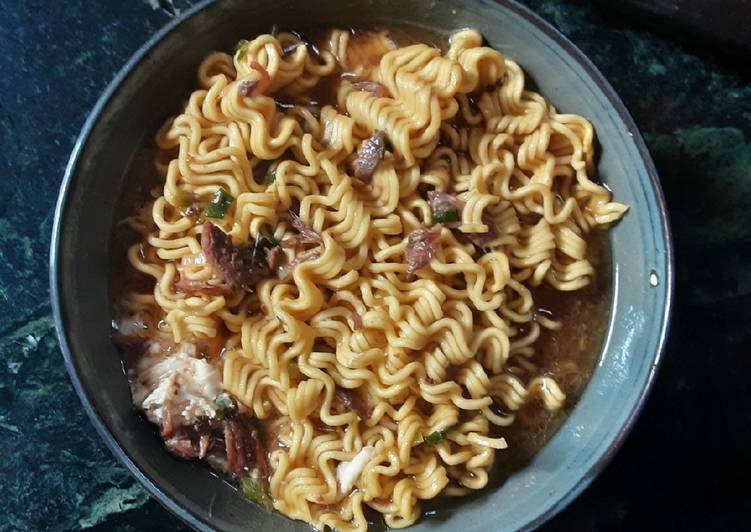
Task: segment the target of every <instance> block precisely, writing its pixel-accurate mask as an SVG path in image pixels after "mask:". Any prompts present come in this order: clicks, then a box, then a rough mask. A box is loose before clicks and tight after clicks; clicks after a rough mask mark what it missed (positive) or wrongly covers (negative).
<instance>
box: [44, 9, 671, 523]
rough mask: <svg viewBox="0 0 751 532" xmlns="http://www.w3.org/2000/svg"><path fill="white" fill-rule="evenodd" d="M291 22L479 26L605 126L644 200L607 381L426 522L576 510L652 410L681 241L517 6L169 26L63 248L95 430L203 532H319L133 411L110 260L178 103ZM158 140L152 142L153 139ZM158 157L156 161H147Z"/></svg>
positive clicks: (561, 46)
mask: <svg viewBox="0 0 751 532" xmlns="http://www.w3.org/2000/svg"><path fill="white" fill-rule="evenodd" d="M274 24H276V25H277V26H280V27H289V28H301V29H304V28H306V27H310V26H313V25H315V26H320V25H328V26H333V25H343V24H352V25H360V26H372V25H380V26H389V25H398V26H402V27H404V26H406V27H408V28H409V27H413V28H418V29H423V30H428V31H433V32H436V31H437V32H440V33H445V34H448V33H451V32H453V31H455V30H457V29H460V28H464V27H474V28H477V29H479V30H480V31H481V32H482V33H483V35H484V36H485V37H486V38H487V40H488V42H489V43H490V45H492V46H493V47H495V48H497V49H499V50H501V51H502V52H504V53H505V54H507V55H508V56H509V57H511V58H513V59H514V60H515V61H517V62H518V63H519V64H521V65H522V67H523V68H524V69H525V71H526V72H527V74H528V76H529V78H530V79H531V80H533V81H534V83H535V84H536V86H537V88H538V89H539V91H540V92H541V93H542V94H544V95H545V96H546V97H547V98H548V99H549V100H550V101H552V102H553V104H554V105H555V106H556V107H557V108H558V109H561V110H563V111H565V112H567V113H577V114H580V115H583V116H585V117H586V118H588V119H589V120H591V122H592V123H593V125H594V127H595V130H596V132H597V138H598V140H599V143H600V146H601V150H600V152H601V156H600V158H599V176H600V177H601V178H602V180H603V181H604V182H605V183H606V184H607V186H608V187H609V188H610V189H611V190H612V191H613V193H614V195H615V198H617V200H618V201H620V202H623V203H626V204H628V205H630V207H631V209H630V211H629V212H628V214H627V216H626V217H625V218H624V219H623V220H622V221H621V222H620V223H619V224H618V225H616V226H615V228H614V229H613V230H612V231H611V232H610V235H609V237H610V241H611V242H610V243H611V248H612V263H613V270H614V271H613V298H612V304H611V307H610V318H609V323H608V327H607V332H606V338H605V342H604V345H603V348H602V353H601V356H600V358H599V362H598V364H597V367H596V369H595V372H594V375H593V377H592V379H591V381H590V383H589V385H588V386H587V388H586V390H585V392H584V394H583V395H582V397H581V399H580V400H579V402H578V403H577V404H576V406H575V407H574V408H573V410H572V412H571V415H570V417H569V418H568V419H567V420H566V422H565V423H564V424H563V425H562V427H561V428H560V430H559V431H558V432H557V433H556V434H555V436H553V438H552V439H551V440H550V441H549V442H548V443H547V445H545V447H544V448H543V449H542V450H541V451H540V452H539V453H538V454H537V455H536V456H535V457H534V458H533V459H532V461H531V462H530V463H529V464H528V465H527V466H526V467H524V468H522V469H521V470H519V471H518V472H516V473H515V474H513V475H512V476H511V477H510V478H509V479H508V480H507V481H506V482H505V483H503V484H502V485H501V486H499V487H495V488H492V489H487V490H485V491H484V492H482V493H481V494H479V495H478V496H476V497H473V498H471V499H468V500H466V501H464V503H463V504H460V505H458V506H457V507H456V509H455V510H452V511H450V512H444V513H442V514H441V515H440V518H432V519H431V518H425V519H423V520H421V521H420V522H419V523H418V524H417V525H416V526H414V527H413V529H414V530H432V531H453V530H462V531H466V532H469V531H487V530H526V529H532V528H535V527H537V526H539V525H540V524H541V523H543V522H544V521H545V520H547V519H549V518H551V517H552V516H553V515H555V513H556V512H558V511H559V510H561V508H563V507H564V506H565V505H566V504H567V503H569V502H570V501H571V500H572V499H573V498H574V497H575V496H576V495H577V494H578V493H579V492H581V491H582V490H583V489H584V488H585V487H586V486H587V485H588V484H589V483H590V482H591V481H592V479H593V478H594V477H595V476H596V475H597V474H598V473H599V472H600V471H601V470H602V469H603V468H604V467H605V465H606V464H607V463H608V461H609V460H610V459H611V458H612V456H613V454H614V453H615V452H616V450H617V449H618V447H619V445H620V444H621V443H622V442H623V440H624V438H625V437H626V435H627V433H628V431H629V429H630V428H631V426H632V425H633V423H634V420H635V419H636V416H637V415H638V413H639V410H640V409H641V407H642V406H643V404H644V401H645V398H646V396H647V393H648V392H649V389H650V386H651V384H652V381H653V380H654V376H655V372H656V370H657V366H658V364H659V362H660V356H661V353H662V349H663V345H664V342H665V336H666V334H667V328H668V321H669V316H670V307H671V291H672V286H673V272H672V268H673V266H672V261H673V256H672V247H671V240H670V232H669V228H668V218H667V213H666V211H665V204H664V201H663V198H662V192H661V191H660V186H659V183H658V180H657V174H656V173H655V169H654V166H653V164H652V161H651V160H650V157H649V153H648V152H647V148H646V147H645V145H644V141H643V140H642V138H641V135H640V134H639V132H638V131H637V129H636V126H635V125H634V122H633V120H632V119H631V117H630V116H629V114H628V112H627V111H626V109H625V107H624V106H623V103H622V102H621V101H620V100H619V99H618V96H617V95H616V94H615V92H614V91H613V88H612V87H611V86H610V85H609V84H608V82H607V81H606V80H605V79H604V78H603V77H602V75H601V74H600V73H599V72H598V71H597V69H596V68H595V67H594V65H592V63H591V62H590V61H589V60H588V59H587V58H586V57H585V56H584V55H583V54H582V53H581V52H580V51H579V50H578V49H577V48H575V47H574V45H573V44H571V43H570V42H569V41H568V40H566V38H565V37H563V36H562V35H561V34H560V33H558V32H557V31H556V30H555V29H553V28H552V27H551V26H549V25H548V24H547V23H545V22H544V21H543V20H541V19H540V18H539V17H537V16H536V15H534V14H532V13H531V12H530V11H529V10H527V9H526V8H524V7H522V6H520V5H518V4H516V3H514V2H511V1H508V0H501V1H500V2H493V1H483V0H466V1H461V2H448V1H437V0H436V1H431V2H428V1H424V0H423V1H419V0H383V1H376V0H372V1H355V0H339V1H336V0H322V1H318V2H313V3H311V2H294V1H289V0H277V1H276V2H254V1H248V0H228V1H222V2H215V1H204V2H201V3H200V4H198V5H196V6H195V7H194V8H192V9H190V10H189V11H187V12H186V13H184V14H183V15H182V16H181V17H179V18H178V19H177V20H175V21H173V22H172V23H171V24H169V25H168V26H167V27H166V28H164V29H163V30H161V31H160V32H159V33H158V34H157V35H155V36H154V38H152V39H151V40H150V41H149V42H148V43H146V44H145V45H144V46H143V48H141V49H140V50H139V51H138V52H137V53H136V54H135V56H134V57H133V58H132V59H131V60H130V61H129V62H128V64H127V65H125V67H123V69H122V70H121V71H120V73H119V74H118V75H117V77H116V78H115V79H114V80H113V82H112V83H111V84H110V86H109V87H108V89H107V90H106V91H105V93H104V94H103V95H102V97H101V99H100V100H99V102H98V103H97V105H96V107H95V108H94V110H93V111H92V113H91V115H90V116H89V118H88V120H87V121H86V124H85V125H84V128H83V130H82V132H81V135H80V137H79V139H78V142H77V143H76V146H75V149H74V151H73V153H72V155H71V158H70V162H69V164H68V167H67V170H66V173H65V178H64V181H63V185H62V188H61V191H60V198H59V201H58V206H57V213H56V218H55V226H54V235H53V241H52V250H51V264H50V280H51V289H52V302H53V308H54V313H55V319H56V323H57V327H58V332H59V337H60V344H61V347H62V351H63V354H64V357H65V363H66V365H67V368H68V371H69V373H70V376H71V379H72V381H73V384H74V385H75V387H76V389H77V391H78V394H79V396H80V397H81V400H82V402H83V405H84V407H85V408H86V410H87V412H88V414H89V416H90V417H91V419H92V421H93V423H94V426H95V427H96V428H97V430H98V431H99V433H100V434H101V436H102V438H103V439H104V441H105V442H106V443H107V445H108V446H109V447H110V449H112V451H113V452H114V454H115V455H116V456H117V457H118V458H119V459H120V460H121V461H122V462H123V463H124V464H125V465H126V466H127V467H128V468H129V469H130V471H131V472H132V473H133V475H135V476H136V477H137V478H138V479H139V480H140V481H141V483H142V484H143V485H144V486H145V488H146V489H147V490H148V491H149V492H150V493H151V494H152V495H153V496H155V497H156V498H157V499H158V500H159V501H160V502H161V503H162V504H164V505H165V506H166V507H167V508H169V509H170V510H171V511H173V512H174V513H175V514H176V515H178V516H179V517H180V518H182V519H183V520H185V521H186V522H187V523H189V524H190V525H191V526H193V527H195V528H197V529H201V530H211V529H219V530H272V529H273V530H277V531H286V530H309V528H308V526H307V525H305V524H303V523H300V522H293V521H291V520H289V519H287V518H285V517H283V516H281V515H278V514H273V513H269V512H266V511H264V510H262V509H260V508H259V507H257V506H255V505H254V504H252V503H250V502H247V501H245V500H243V499H242V497H241V496H239V494H238V493H237V492H236V491H235V490H234V488H232V487H231V486H229V485H228V484H227V483H226V482H224V481H223V480H221V479H220V478H218V477H217V476H215V475H213V474H212V473H211V472H210V471H209V469H208V468H206V467H205V466H203V465H200V464H188V463H184V462H181V461H178V460H175V459H172V458H170V457H169V456H168V455H167V454H166V453H165V452H164V451H163V450H162V446H161V444H160V441H159V439H158V436H157V435H156V433H155V431H154V430H153V428H152V427H151V426H149V424H148V423H147V422H145V421H144V420H143V419H142V418H141V417H140V416H139V414H138V413H137V412H136V411H135V410H134V409H133V408H132V406H131V400H130V394H129V391H128V386H127V382H126V379H125V378H124V375H123V371H122V367H121V364H120V358H119V355H118V353H117V352H116V351H115V349H114V348H113V346H112V345H111V343H110V341H109V332H110V319H111V310H110V294H109V265H110V263H111V262H110V256H111V253H112V250H113V248H114V247H115V246H116V242H114V241H113V236H112V235H113V231H112V229H113V226H114V223H115V219H116V216H117V214H116V213H117V211H118V208H119V207H120V206H121V204H122V201H123V199H122V198H126V197H127V196H128V193H129V192H130V191H132V189H133V183H135V182H136V180H137V178H138V175H139V174H140V173H142V172H143V168H145V167H146V166H145V165H148V164H149V162H148V158H149V157H150V156H149V155H148V147H149V146H150V144H151V142H152V141H151V139H152V136H153V132H154V131H156V129H157V128H158V127H159V125H160V124H161V123H162V121H163V120H164V119H165V118H166V117H167V116H169V115H170V114H174V113H175V112H177V111H178V107H179V105H180V103H181V102H182V101H183V100H184V98H185V97H186V96H187V95H188V94H189V92H190V90H191V88H192V87H193V86H194V84H195V72H196V67H197V65H198V64H199V63H200V61H201V59H202V58H203V57H204V56H205V55H206V54H207V53H209V52H211V51H213V50H217V49H231V48H232V46H233V45H234V44H235V42H237V41H238V40H239V39H240V38H244V37H248V36H252V35H254V34H257V33H261V32H265V31H268V29H269V28H270V27H271V26H272V25H274ZM144 147H145V148H146V149H144ZM144 153H145V154H146V155H144Z"/></svg>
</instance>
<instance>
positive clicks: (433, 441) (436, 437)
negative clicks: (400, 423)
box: [425, 425, 456, 445]
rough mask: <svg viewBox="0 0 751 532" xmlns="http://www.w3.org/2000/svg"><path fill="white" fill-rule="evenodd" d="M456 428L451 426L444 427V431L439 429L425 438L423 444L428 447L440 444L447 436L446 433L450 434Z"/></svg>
mask: <svg viewBox="0 0 751 532" xmlns="http://www.w3.org/2000/svg"><path fill="white" fill-rule="evenodd" d="M454 428H456V425H452V426H450V427H446V428H445V429H440V430H437V431H435V432H431V433H430V434H428V435H427V436H425V443H429V444H430V445H437V444H439V443H441V442H442V441H443V440H445V439H446V436H448V433H449V432H451V431H452V430H454Z"/></svg>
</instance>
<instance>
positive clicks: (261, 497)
mask: <svg viewBox="0 0 751 532" xmlns="http://www.w3.org/2000/svg"><path fill="white" fill-rule="evenodd" d="M240 486H241V487H242V490H243V494H244V495H245V498H247V499H249V500H251V501H253V502H255V503H258V504H260V505H261V506H263V507H264V508H267V509H269V510H271V508H272V504H271V500H270V499H269V496H268V495H267V494H266V490H264V489H263V486H262V485H261V482H260V481H259V479H257V478H255V477H251V476H248V477H243V479H242V480H241V481H240Z"/></svg>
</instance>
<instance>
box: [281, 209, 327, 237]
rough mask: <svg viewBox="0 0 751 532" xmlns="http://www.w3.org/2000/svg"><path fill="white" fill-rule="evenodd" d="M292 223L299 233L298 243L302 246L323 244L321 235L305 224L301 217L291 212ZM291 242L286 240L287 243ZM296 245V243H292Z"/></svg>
mask: <svg viewBox="0 0 751 532" xmlns="http://www.w3.org/2000/svg"><path fill="white" fill-rule="evenodd" d="M289 218H290V222H291V223H292V227H294V228H295V229H296V230H297V232H298V233H299V234H298V235H297V237H298V238H297V241H296V242H297V243H300V244H320V243H321V235H319V234H318V233H317V232H316V230H315V229H313V228H312V227H310V226H309V225H308V224H306V223H305V222H303V221H302V220H301V219H300V216H298V215H297V214H295V213H294V212H292V211H290V213H289ZM287 241H290V239H287V240H285V242H287ZM292 243H293V244H294V243H295V242H294V241H292Z"/></svg>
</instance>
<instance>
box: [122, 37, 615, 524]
mask: <svg viewBox="0 0 751 532" xmlns="http://www.w3.org/2000/svg"><path fill="white" fill-rule="evenodd" d="M593 140H594V132H593V129H592V126H591V125H590V123H589V122H588V121H587V120H586V119H585V118H583V117H581V116H578V115H573V114H562V113H559V112H558V110H557V109H555V108H554V107H553V106H552V105H551V104H550V103H549V102H548V101H547V100H546V99H545V98H544V97H543V96H542V95H540V94H537V93H535V92H532V91H530V90H527V89H525V80H524V73H523V71H522V70H521V68H520V67H519V65H517V64H516V63H514V62H513V61H512V60H511V59H509V58H507V57H504V55H502V54H501V53H500V52H498V51H496V50H494V49H492V48H490V47H487V46H484V44H483V39H482V36H481V35H480V33H478V32H477V31H475V30H472V29H465V30H461V31H457V32H455V33H454V34H453V35H451V37H450V39H448V42H445V43H444V42H441V41H440V40H430V39H420V38H415V37H414V36H409V35H404V34H402V33H399V32H396V31H393V32H389V31H376V30H368V31H364V30H363V31H355V30H350V29H330V30H327V31H321V32H320V34H317V35H315V36H309V37H303V36H302V35H300V34H298V33H295V32H282V33H275V34H274V35H271V34H267V35H260V36H257V37H255V38H254V39H252V40H248V41H241V42H240V43H238V45H237V47H236V49H235V51H234V53H231V54H228V53H224V52H217V53H213V54H211V55H209V56H208V57H206V59H205V60H204V61H203V62H202V63H201V64H200V66H199V67H198V87H197V88H196V90H195V91H194V92H193V93H192V94H191V95H190V97H189V99H188V101H187V102H186V104H185V106H184V108H183V111H182V113H181V114H180V115H178V116H177V117H173V118H170V119H169V120H168V121H167V122H166V123H165V125H164V126H163V127H162V128H161V129H160V130H159V131H158V132H157V134H156V145H157V147H158V153H157V156H156V159H155V163H156V168H157V172H158V175H159V179H160V184H159V186H158V187H156V188H155V189H153V190H152V191H151V195H150V196H149V197H148V198H146V199H144V201H143V202H142V203H141V204H140V205H139V206H138V207H137V208H134V211H133V213H132V216H130V217H128V218H127V219H126V225H127V227H128V228H129V230H132V231H131V238H132V245H130V247H129V248H128V251H127V263H128V267H127V268H126V271H125V272H124V273H123V278H122V279H121V282H119V283H118V286H119V290H118V291H117V295H116V298H115V301H114V305H115V309H116V315H117V319H116V320H115V322H114V326H115V332H114V334H113V340H114V341H115V343H116V344H118V346H120V347H121V349H122V352H123V360H124V362H125V366H126V368H127V372H128V377H129V379H130V382H131V391H132V396H133V401H134V403H135V405H136V406H137V407H138V408H139V409H140V410H142V411H143V412H144V414H145V415H146V417H147V418H148V419H149V420H150V421H152V422H153V423H154V424H155V425H156V426H157V427H158V430H159V433H160V435H161V437H162V439H163V440H164V445H165V448H166V450H167V451H169V452H170V453H172V454H173V455H175V456H177V457H180V458H182V459H186V460H198V459H204V460H206V461H208V462H209V463H210V464H211V465H212V467H214V468H216V469H217V470H219V471H221V472H223V473H224V474H226V475H228V476H230V477H232V478H233V479H235V480H236V482H237V483H238V486H240V487H241V488H242V491H243V492H244V493H245V495H246V496H247V497H249V498H251V499H252V500H254V501H256V502H258V503H260V504H262V505H265V506H266V507H268V508H270V509H271V508H273V509H275V510H277V511H279V512H281V513H283V514H285V515H287V516H289V517H291V518H294V519H299V520H303V521H306V522H308V523H311V524H312V525H313V526H315V527H317V528H321V529H322V528H324V527H326V526H328V527H331V528H334V529H337V530H351V529H357V530H364V529H365V528H367V526H368V519H367V518H366V510H368V509H370V510H372V511H375V512H377V513H378V514H380V515H381V516H382V518H383V520H384V522H385V524H386V525H388V526H389V527H395V528H401V527H406V526H409V525H411V524H413V523H415V522H416V521H417V520H418V519H419V517H420V514H421V501H427V500H431V499H435V498H437V497H444V496H461V495H465V494H467V493H470V492H472V491H473V490H481V489H483V488H484V487H485V486H486V485H487V484H488V479H489V472H490V471H491V468H492V467H493V465H494V462H497V457H499V456H514V454H513V453H515V452H516V453H518V452H519V450H520V449H529V448H533V447H534V442H533V441H532V440H534V438H535V437H537V436H539V433H540V432H546V431H548V432H549V430H550V427H551V426H554V425H555V423H552V420H553V419H555V417H554V414H555V413H556V412H562V411H563V410H565V408H564V407H565V406H566V405H567V404H571V401H573V399H574V398H575V397H576V396H577V395H578V394H579V393H580V391H581V389H582V388H583V386H584V385H585V383H586V379H587V376H588V375H589V374H590V373H591V369H592V365H593V358H592V353H595V352H596V351H597V349H598V348H599V343H598V342H599V341H600V340H601V331H602V329H603V327H604V325H605V322H606V313H607V297H608V293H607V282H606V280H607V279H608V268H609V266H608V261H607V250H606V249H604V244H603V243H602V241H603V239H602V238H601V234H602V229H604V228H606V227H607V226H608V225H610V224H612V223H613V222H616V221H617V220H619V219H620V218H621V217H622V216H623V215H624V213H625V212H626V211H627V207H626V206H625V205H622V204H620V203H616V202H613V201H611V194H610V192H609V191H608V190H607V189H606V188H605V187H604V186H603V185H601V184H599V183H598V182H597V181H596V180H595V179H596V176H595V175H594V170H595V165H594V156H595V153H594V149H593ZM133 232H134V233H135V235H134V236H133ZM123 261H125V258H124V257H123ZM551 423H552V425H551Z"/></svg>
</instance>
